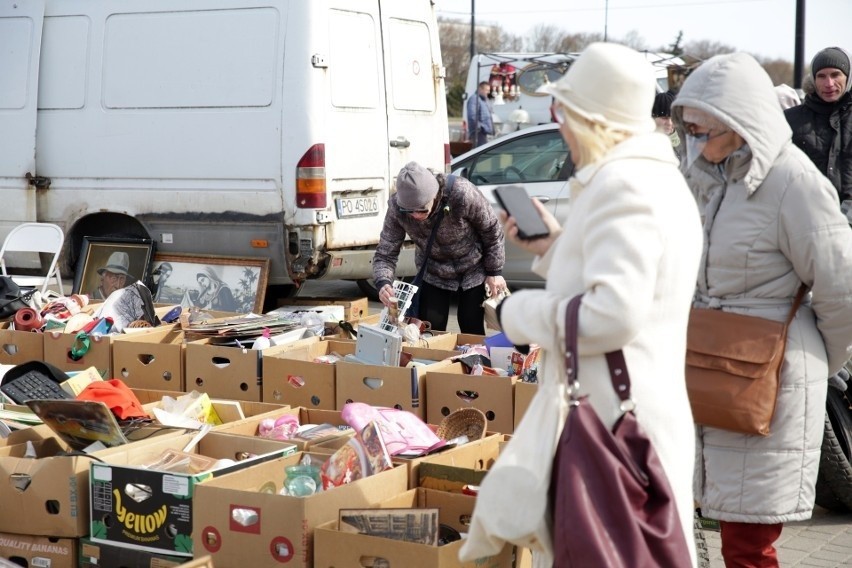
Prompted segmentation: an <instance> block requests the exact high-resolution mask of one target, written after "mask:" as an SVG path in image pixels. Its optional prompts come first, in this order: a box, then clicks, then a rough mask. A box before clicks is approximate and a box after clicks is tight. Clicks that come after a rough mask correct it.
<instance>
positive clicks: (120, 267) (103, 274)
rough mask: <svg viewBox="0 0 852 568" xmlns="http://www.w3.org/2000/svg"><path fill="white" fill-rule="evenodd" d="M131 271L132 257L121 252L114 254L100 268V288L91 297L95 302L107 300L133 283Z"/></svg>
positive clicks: (90, 294)
mask: <svg viewBox="0 0 852 568" xmlns="http://www.w3.org/2000/svg"><path fill="white" fill-rule="evenodd" d="M129 270H130V255H129V254H127V253H126V252H121V251H115V252H113V253H112V254H110V255H109V258H108V259H107V262H106V264H105V265H103V266H102V267H100V268H98V275H99V276H100V280H99V282H98V287H97V288H95V289H94V290H93V291H92V292H91V293H89V296H90V297H91V298H92V299H95V300H106V299H107V298H109V295H110V294H112V293H113V292H115V291H116V290H119V289H121V288H124V287H125V286H127V285H128V284H130V283H131V282H133V277H132V276H131V275H130V272H128V271H129Z"/></svg>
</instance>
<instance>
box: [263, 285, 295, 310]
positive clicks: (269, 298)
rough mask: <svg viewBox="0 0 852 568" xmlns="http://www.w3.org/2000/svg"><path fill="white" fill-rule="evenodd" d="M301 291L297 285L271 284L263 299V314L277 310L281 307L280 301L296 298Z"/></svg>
mask: <svg viewBox="0 0 852 568" xmlns="http://www.w3.org/2000/svg"><path fill="white" fill-rule="evenodd" d="M299 290H300V288H299V287H297V286H296V285H295V284H270V285H269V286H267V287H266V295H265V296H264V297H263V313H266V312H269V311H272V310H274V309H275V308H277V307H278V306H279V305H280V304H279V300H286V299H287V298H294V297H296V296H297V295H298V294H299Z"/></svg>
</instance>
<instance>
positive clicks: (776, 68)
mask: <svg viewBox="0 0 852 568" xmlns="http://www.w3.org/2000/svg"><path fill="white" fill-rule="evenodd" d="M755 59H757V62H758V63H760V65H761V66H762V67H763V68H764V69H765V70H766V72H767V73H768V74H769V78H770V79H772V84H773V85H780V84H781V83H785V84H787V85H792V84H793V64H792V63H790V62H789V61H787V60H785V59H768V58H763V57H758V56H755Z"/></svg>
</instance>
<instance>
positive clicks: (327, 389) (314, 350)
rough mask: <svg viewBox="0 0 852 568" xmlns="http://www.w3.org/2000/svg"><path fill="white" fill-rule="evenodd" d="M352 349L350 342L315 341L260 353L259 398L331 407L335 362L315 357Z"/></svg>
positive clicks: (295, 404)
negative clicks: (321, 361) (261, 384)
mask: <svg viewBox="0 0 852 568" xmlns="http://www.w3.org/2000/svg"><path fill="white" fill-rule="evenodd" d="M332 353H336V354H338V355H340V356H341V357H342V356H344V355H349V354H352V353H355V343H354V342H350V341H347V342H344V341H333V340H332V341H319V342H316V343H312V344H309V345H304V346H302V347H297V348H293V349H288V350H286V351H279V352H276V353H274V354H271V355H267V354H264V356H263V372H262V376H263V400H264V401H267V402H277V403H279V404H289V405H290V406H304V407H305V408H322V409H326V410H334V409H335V408H336V407H337V406H336V405H337V401H336V399H335V392H336V391H335V384H336V374H337V365H336V364H329V363H317V362H315V360H316V359H317V357H323V356H327V355H330V354H332Z"/></svg>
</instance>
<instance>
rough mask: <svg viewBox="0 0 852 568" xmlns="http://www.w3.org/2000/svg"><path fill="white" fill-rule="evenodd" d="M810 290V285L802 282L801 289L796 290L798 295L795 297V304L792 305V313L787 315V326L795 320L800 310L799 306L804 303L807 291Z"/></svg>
mask: <svg viewBox="0 0 852 568" xmlns="http://www.w3.org/2000/svg"><path fill="white" fill-rule="evenodd" d="M807 291H808V287H807V286H805V284H804V283H802V285H801V286H799V291H798V292H796V297H795V298H794V299H793V305H792V307H790V313H789V314H788V315H787V323H785V324H784V326H785V327H789V325H790V322H792V321H793V318H794V317H796V312H798V311H799V306H801V305H802V300H803V299H804V298H805V293H806V292H807Z"/></svg>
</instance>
